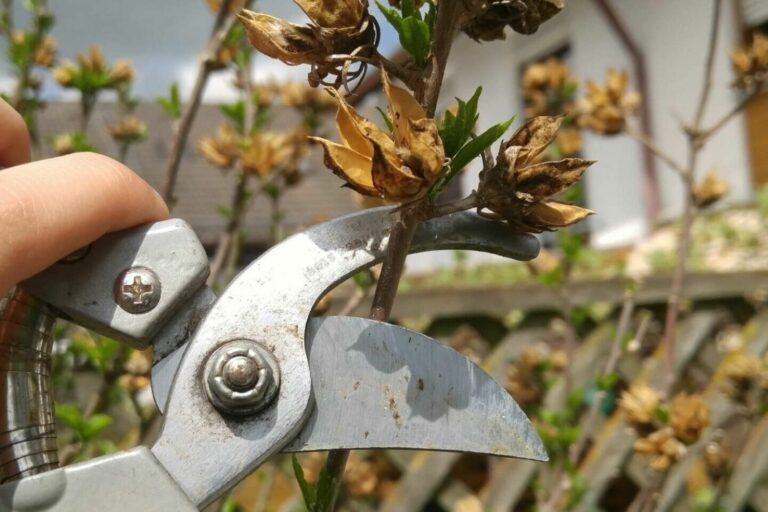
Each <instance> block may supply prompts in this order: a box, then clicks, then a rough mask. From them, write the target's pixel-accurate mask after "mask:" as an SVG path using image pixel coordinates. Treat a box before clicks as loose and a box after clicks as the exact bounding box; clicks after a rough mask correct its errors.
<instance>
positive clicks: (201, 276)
mask: <svg viewBox="0 0 768 512" xmlns="http://www.w3.org/2000/svg"><path fill="white" fill-rule="evenodd" d="M390 214H391V210H390V209H388V208H378V209H372V210H367V211H364V212H360V213H356V214H352V215H348V216H346V217H342V218H338V219H335V220H332V221H330V222H326V223H324V224H320V225H317V226H315V227H312V228H310V229H308V230H306V231H304V232H301V233H299V234H296V235H294V236H292V237H290V238H288V239H286V240H285V241H283V242H282V243H280V244H278V245H276V246H274V247H273V248H272V249H270V250H269V251H268V252H266V253H265V254H263V255H262V256H261V257H260V258H258V259H257V260H255V261H254V262H253V263H251V264H250V265H249V266H248V267H247V268H245V269H244V270H243V271H242V272H241V273H240V274H239V275H238V276H237V277H236V278H235V279H234V280H233V281H232V282H231V284H230V285H229V286H228V287H227V288H226V289H225V290H224V291H223V292H222V293H221V295H220V296H219V297H218V298H217V297H216V296H215V294H214V293H213V292H212V291H211V290H210V289H209V288H208V287H206V285H205V280H206V277H207V275H208V259H207V257H206V254H205V251H204V250H203V247H202V245H201V243H200V241H199V240H198V239H197V237H196V236H195V234H194V232H193V231H192V229H191V228H190V227H189V225H187V224H186V223H185V222H183V221H181V220H178V219H173V220H168V221H164V222H159V223H155V224H151V225H146V226H142V227H139V228H135V229H132V230H128V231H124V232H120V233H115V234H111V235H107V236H105V237H103V238H101V239H100V240H98V241H97V242H95V243H93V244H91V245H90V246H89V247H88V248H87V249H84V250H82V251H79V252H78V253H76V254H74V255H72V256H71V257H69V258H67V259H66V260H64V261H62V262H59V263H57V264H56V265H54V266H52V267H51V268H49V269H47V270H46V271H44V272H43V273H41V274H39V275H37V276H35V277H34V278H32V279H30V280H28V281H27V282H25V283H22V285H21V286H22V287H23V288H24V289H25V290H26V291H27V292H28V293H29V295H31V296H32V297H34V299H35V300H36V301H37V303H44V305H45V307H46V308H49V309H50V310H52V311H54V312H55V313H56V314H57V315H59V316H63V317H65V318H67V319H69V320H71V321H73V322H75V323H77V324H79V325H81V326H84V327H87V328H90V329H92V330H95V331H97V332H99V333H101V334H104V335H108V336H111V337H113V338H115V339H117V340H119V341H121V342H124V343H127V344H129V345H130V346H132V347H135V348H140V349H143V348H147V347H150V346H151V347H152V348H153V354H154V355H153V358H154V361H153V367H152V374H151V383H152V392H153V395H154V398H155V403H156V405H157V408H158V410H159V411H160V413H161V414H162V415H163V425H162V431H161V434H160V436H159V439H158V440H157V442H156V443H155V444H154V445H153V446H152V447H151V448H147V447H138V448H133V449H131V450H128V451H124V452H118V453H116V454H111V455H107V456H103V457H99V458H96V459H93V460H90V461H87V462H84V463H80V464H75V465H71V466H67V467H63V468H56V469H50V470H47V471H43V472H40V473H39V474H34V475H32V476H25V475H27V474H25V473H23V472H22V473H20V474H21V475H22V476H25V477H24V478H21V479H18V480H14V481H8V482H6V483H4V484H3V485H2V486H0V509H3V507H5V509H13V510H30V511H31V510H62V511H74V510H77V511H87V510H112V511H134V510H136V511H139V510H140V511H155V510H156V511H168V510H176V511H184V510H197V509H198V508H200V507H204V506H206V505H207V504H209V503H210V502H211V501H213V500H214V499H215V498H217V497H219V496H220V495H222V494H223V493H224V492H226V490H227V489H229V488H230V487H232V486H233V485H234V484H236V483H237V482H238V481H239V480H241V479H242V478H244V477H245V476H246V475H248V474H249V473H250V472H252V471H253V470H254V469H255V468H256V467H258V466H259V465H260V464H262V463H264V461H266V460H267V459H268V458H269V457H270V456H271V455H273V454H275V453H277V452H281V451H282V452H306V451H318V450H332V449H369V448H397V449H420V450H441V451H458V452H474V453H482V454H491V455H499V456H505V457H520V458H526V459H533V460H542V461H543V460H547V455H546V453H545V450H544V447H543V445H542V442H541V440H540V439H539V437H538V435H537V433H536V431H535V429H534V428H533V426H532V425H531V423H530V421H529V420H528V418H527V417H526V416H525V414H524V413H523V411H522V410H521V409H520V407H519V406H518V405H517V403H516V402H515V401H514V400H513V399H512V397H511V396H510V395H509V394H508V393H507V392H506V391H505V390H504V389H503V388H502V387H501V386H500V385H498V384H497V383H496V382H494V381H493V379H492V378H491V377H490V376H489V375H488V374H486V373H485V372H484V371H483V370H482V369H481V368H479V367H478V366H476V365H475V364H473V363H472V362H470V361H469V360H468V359H466V358H465V357H464V356H462V355H460V354H459V353H457V352H455V351H454V350H452V349H450V348H448V347H446V346H444V345H441V344H440V343H438V342H436V341H434V340H432V339H430V338H429V337H427V336H425V335H423V334H419V333H416V332H413V331H409V330H407V329H405V328H402V327H399V326H396V325H391V324H387V323H382V322H377V321H373V320H368V319H364V318H353V317H333V316H331V317H312V311H313V307H314V306H315V304H316V302H317V301H318V300H319V299H320V297H322V296H323V295H324V294H325V293H326V292H327V291H328V290H329V289H331V288H332V287H334V286H336V285H337V284H339V283H340V282H342V281H344V280H345V279H347V278H348V277H350V276H352V275H354V274H355V273H357V272H359V271H361V270H363V269H365V268H367V267H370V266H371V265H373V264H375V263H377V262H379V261H380V260H381V259H382V257H383V254H384V249H385V248H386V245H387V241H388V238H389V233H390V225H391V215H390ZM441 249H465V250H475V251H483V252H489V253H494V254H499V255H502V256H506V257H510V258H514V259H519V260H529V259H532V258H533V257H535V256H536V254H537V253H538V250H539V244H538V241H537V240H536V238H535V237H533V236H530V235H516V234H512V233H510V232H509V231H508V230H507V229H506V228H504V227H503V226H501V225H499V224H496V223H492V222H489V221H487V220H484V219H482V218H480V217H478V216H477V215H475V214H471V213H456V214H452V215H449V216H446V217H442V218H438V219H433V220H429V221H426V222H423V223H422V224H421V225H420V226H419V227H418V229H417V232H416V234H415V238H414V241H413V244H412V246H411V252H423V251H432V250H441ZM37 325H40V322H38V324H37ZM49 327H50V324H48V328H49ZM2 335H3V333H2V328H0V337H2ZM2 463H4V464H9V463H10V464H13V463H14V461H13V460H11V461H8V460H3V461H2ZM17 464H18V462H17Z"/></svg>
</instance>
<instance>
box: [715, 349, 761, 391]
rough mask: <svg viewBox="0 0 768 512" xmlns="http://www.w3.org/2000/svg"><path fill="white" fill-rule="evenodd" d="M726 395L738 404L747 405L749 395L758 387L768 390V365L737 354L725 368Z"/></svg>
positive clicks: (745, 355) (750, 356)
mask: <svg viewBox="0 0 768 512" xmlns="http://www.w3.org/2000/svg"><path fill="white" fill-rule="evenodd" d="M723 377H724V378H725V380H726V387H725V393H726V394H727V395H728V396H729V397H730V398H731V399H733V400H736V401H737V402H741V403H746V402H747V395H748V394H749V393H750V391H752V390H753V389H756V388H758V387H762V388H768V363H766V361H763V360H761V359H758V358H757V357H755V356H752V355H748V354H735V355H732V356H730V357H729V359H728V360H727V362H726V363H725V365H724V366H723Z"/></svg>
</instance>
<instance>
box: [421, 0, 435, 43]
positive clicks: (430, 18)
mask: <svg viewBox="0 0 768 512" xmlns="http://www.w3.org/2000/svg"><path fill="white" fill-rule="evenodd" d="M427 5H428V8H427V14H426V15H425V16H424V22H425V23H426V24H427V26H428V27H429V34H430V36H432V34H433V33H434V30H435V18H436V17H437V6H436V5H435V3H434V2H433V1H432V0H427ZM430 39H431V37H430Z"/></svg>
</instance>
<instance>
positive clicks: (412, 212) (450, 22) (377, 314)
mask: <svg viewBox="0 0 768 512" xmlns="http://www.w3.org/2000/svg"><path fill="white" fill-rule="evenodd" d="M463 9H464V7H463V3H462V2H440V3H439V4H438V6H437V16H436V19H435V27H434V30H433V34H434V38H433V40H432V47H431V55H432V58H431V62H430V66H429V67H428V68H427V69H426V70H425V71H424V75H423V79H422V80H423V81H422V84H423V85H421V84H420V86H419V87H418V88H416V89H415V90H414V93H415V95H416V99H417V100H419V102H420V103H421V104H422V105H424V107H425V110H426V114H427V117H433V116H434V115H435V109H436V108H437V99H438V95H439V94H440V85H441V83H442V80H443V75H444V73H445V66H446V64H447V62H448V54H449V53H450V50H451V44H452V42H453V38H454V32H455V30H456V25H457V22H458V19H459V17H460V15H461V13H462V12H463ZM426 201H427V198H426V196H425V197H424V198H422V200H421V201H419V202H417V203H415V204H413V205H409V206H408V207H401V208H399V209H398V210H396V212H395V213H394V214H393V216H394V219H393V223H392V228H391V230H390V236H389V242H388V243H387V249H386V253H385V255H384V261H383V263H382V268H381V275H380V276H379V282H378V284H377V286H376V291H375V292H374V295H373V303H372V305H371V312H370V318H372V319H374V320H379V321H386V320H387V319H389V315H390V312H391V310H392V304H393V303H394V301H395V295H396V294H397V288H398V285H399V284H400V277H401V276H402V273H403V268H404V266H405V258H406V256H407V255H408V251H409V249H410V246H411V241H412V240H413V235H414V233H415V232H416V226H417V225H418V223H419V222H420V221H421V220H422V219H423V218H425V217H426V215H425V214H426V211H425V210H426V208H425V205H426V204H427V202H426ZM348 458H349V450H333V451H331V452H330V453H329V454H328V460H327V461H326V470H327V471H328V474H329V476H331V478H332V479H333V481H334V482H336V485H335V488H334V496H333V498H332V500H331V505H330V510H333V509H334V508H335V506H336V505H335V504H336V499H337V498H338V489H339V487H340V485H339V484H338V483H339V482H341V477H342V475H343V473H344V468H345V467H346V464H347V459H348Z"/></svg>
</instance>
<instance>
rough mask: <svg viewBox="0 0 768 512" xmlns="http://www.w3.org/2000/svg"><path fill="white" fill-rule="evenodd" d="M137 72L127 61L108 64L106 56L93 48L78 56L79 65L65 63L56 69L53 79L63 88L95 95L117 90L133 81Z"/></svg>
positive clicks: (98, 49) (95, 47) (96, 48)
mask: <svg viewBox="0 0 768 512" xmlns="http://www.w3.org/2000/svg"><path fill="white" fill-rule="evenodd" d="M135 74H136V72H135V70H134V69H133V66H132V65H131V64H130V62H128V61H127V60H118V61H117V62H115V64H114V65H113V66H110V65H109V64H107V62H106V60H105V59H104V54H103V53H102V51H101V49H100V48H99V47H97V46H92V47H91V48H90V50H89V52H88V53H87V54H83V53H78V54H77V64H74V63H72V62H70V61H64V62H63V63H62V64H61V65H60V66H58V67H56V68H54V70H53V78H54V79H55V80H56V81H57V82H58V83H59V85H61V86H62V87H67V88H69V87H72V88H76V89H80V90H81V91H84V92H89V93H94V92H97V91H100V90H103V89H117V88H119V87H121V86H123V85H125V84H127V83H128V82H130V81H132V80H133V78H134V76H135Z"/></svg>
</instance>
